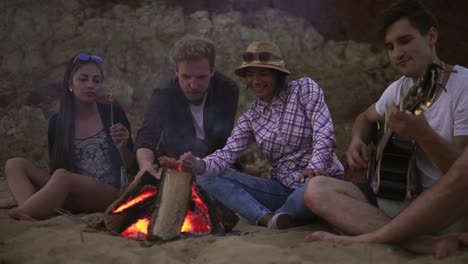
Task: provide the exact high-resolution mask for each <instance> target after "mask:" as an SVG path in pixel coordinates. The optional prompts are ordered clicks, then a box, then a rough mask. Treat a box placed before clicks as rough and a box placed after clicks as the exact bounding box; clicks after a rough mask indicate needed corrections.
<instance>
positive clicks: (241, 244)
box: [0, 179, 468, 264]
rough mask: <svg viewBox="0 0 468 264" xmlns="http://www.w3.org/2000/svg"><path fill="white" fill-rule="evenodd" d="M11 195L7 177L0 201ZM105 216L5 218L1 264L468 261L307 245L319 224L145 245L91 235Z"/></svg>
mask: <svg viewBox="0 0 468 264" xmlns="http://www.w3.org/2000/svg"><path fill="white" fill-rule="evenodd" d="M8 197H9V194H8V191H7V187H6V184H5V182H4V181H3V179H2V180H1V181H0V199H5V198H8ZM100 215H101V214H92V215H81V216H76V217H69V216H63V215H61V216H57V217H53V218H51V219H48V220H44V221H15V220H10V219H2V220H0V263H1V264H6V263H208V264H214V263H255V264H259V263H272V264H273V263H291V264H293V263H294V264H299V263H359V264H361V263H415V264H425V263H468V251H464V252H462V253H461V254H460V255H458V256H455V257H452V258H448V259H444V260H436V259H434V258H433V257H432V256H418V255H414V254H411V253H409V252H407V251H405V250H403V249H401V248H399V247H397V246H390V245H378V244H372V245H371V244H366V245H364V244H363V245H352V246H341V245H333V244H328V243H304V242H303V237H304V236H305V235H306V234H307V233H309V232H311V231H313V230H318V229H323V228H326V227H325V226H323V225H320V224H312V225H307V226H302V227H297V228H293V229H288V230H287V231H279V230H269V229H267V228H263V227H257V226H252V225H248V224H239V225H238V226H236V227H235V229H234V232H233V233H232V234H228V235H226V236H214V235H210V236H205V237H190V238H181V239H178V240H175V241H170V242H166V243H162V244H153V245H152V246H150V247H145V246H142V243H140V242H138V241H134V240H130V239H127V238H124V237H120V236H113V235H111V234H109V233H108V232H105V231H92V230H91V231H92V232H89V229H88V228H86V224H85V223H84V222H86V221H90V220H93V219H97V218H99V216H100Z"/></svg>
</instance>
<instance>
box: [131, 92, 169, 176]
mask: <svg viewBox="0 0 468 264" xmlns="http://www.w3.org/2000/svg"><path fill="white" fill-rule="evenodd" d="M168 101H169V96H168V94H167V91H166V90H162V89H155V91H154V93H153V95H152V96H151V99H150V102H149V104H148V107H147V110H146V113H145V117H144V120H143V125H142V126H141V128H140V130H139V131H138V133H137V138H136V141H135V150H136V156H137V161H138V165H139V167H140V171H139V172H138V174H137V177H138V176H141V175H142V174H144V173H145V172H149V173H151V174H152V175H153V176H155V177H157V173H156V171H154V169H153V163H154V161H155V158H157V157H156V155H157V153H155V151H156V148H157V145H158V143H159V141H160V138H161V133H162V131H163V128H164V127H165V124H166V122H167V111H169V109H170V108H169V102H168Z"/></svg>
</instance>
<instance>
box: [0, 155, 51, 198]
mask: <svg viewBox="0 0 468 264" xmlns="http://www.w3.org/2000/svg"><path fill="white" fill-rule="evenodd" d="M5 176H6V179H7V183H8V187H9V189H10V193H11V195H12V196H13V199H15V201H16V203H17V204H18V205H21V204H23V203H24V202H25V201H26V200H28V199H29V197H31V196H32V195H33V194H34V193H35V192H37V191H38V190H39V189H41V188H42V187H43V186H44V185H45V184H46V183H47V181H48V180H49V178H50V175H49V174H48V173H47V172H46V171H44V170H42V169H40V168H38V167H36V166H35V165H34V164H32V163H31V162H30V161H28V160H25V159H22V158H13V159H9V160H7V162H6V164H5Z"/></svg>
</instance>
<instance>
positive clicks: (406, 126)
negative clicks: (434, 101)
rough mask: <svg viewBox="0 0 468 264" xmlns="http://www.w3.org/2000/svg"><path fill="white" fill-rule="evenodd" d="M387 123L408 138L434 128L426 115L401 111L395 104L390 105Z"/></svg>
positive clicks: (411, 138)
mask: <svg viewBox="0 0 468 264" xmlns="http://www.w3.org/2000/svg"><path fill="white" fill-rule="evenodd" d="M387 125H388V127H389V128H390V129H392V131H393V132H395V133H397V134H398V135H400V136H401V137H403V138H405V139H408V140H416V139H417V138H418V137H421V136H424V135H426V134H428V132H429V131H430V130H432V128H431V126H430V125H429V123H428V122H427V119H426V117H425V116H424V115H423V114H421V115H414V114H410V113H404V112H401V111H400V110H399V109H398V108H397V107H396V106H395V105H392V106H390V109H389V111H388V116H387Z"/></svg>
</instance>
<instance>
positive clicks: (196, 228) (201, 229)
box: [119, 185, 212, 240]
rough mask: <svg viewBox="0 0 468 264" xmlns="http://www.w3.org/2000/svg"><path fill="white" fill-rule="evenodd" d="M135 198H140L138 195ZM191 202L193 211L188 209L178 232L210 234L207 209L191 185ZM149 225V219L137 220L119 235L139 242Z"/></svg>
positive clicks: (144, 235) (146, 233)
mask: <svg viewBox="0 0 468 264" xmlns="http://www.w3.org/2000/svg"><path fill="white" fill-rule="evenodd" d="M137 197H140V195H139V196H137ZM192 201H193V202H194V203H195V206H194V207H193V209H189V211H188V212H187V215H186V216H185V219H184V223H183V224H182V228H181V230H180V232H181V233H199V234H203V235H207V234H209V233H211V229H212V226H211V221H210V216H209V212H208V207H207V206H206V204H205V203H204V202H203V200H202V199H201V197H200V196H199V195H198V193H197V192H196V191H195V185H192ZM119 208H120V207H119ZM149 224H150V217H145V218H143V219H138V220H137V222H135V223H133V224H132V225H130V226H129V227H128V228H127V229H126V230H125V231H123V232H122V233H121V234H122V235H123V236H125V237H128V238H133V239H139V240H140V239H146V236H147V235H148V226H149Z"/></svg>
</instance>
